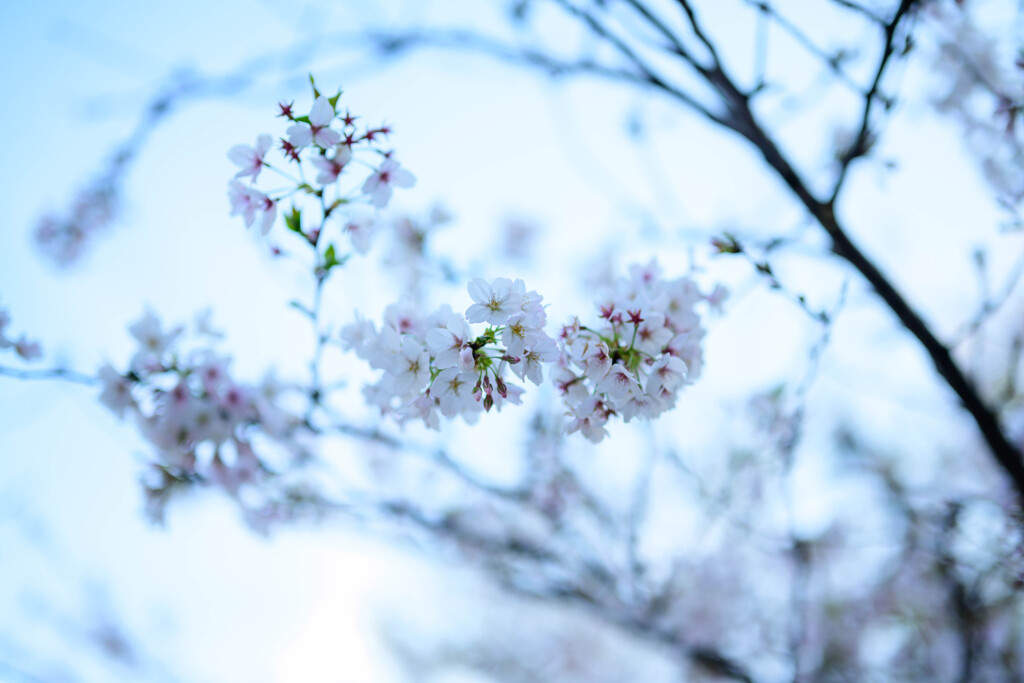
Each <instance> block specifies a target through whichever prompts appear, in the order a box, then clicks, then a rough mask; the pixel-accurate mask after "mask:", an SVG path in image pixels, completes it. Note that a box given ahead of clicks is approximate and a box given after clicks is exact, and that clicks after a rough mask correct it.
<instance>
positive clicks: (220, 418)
mask: <svg viewBox="0 0 1024 683" xmlns="http://www.w3.org/2000/svg"><path fill="white" fill-rule="evenodd" d="M130 332H131V334H132V336H133V337H134V338H135V341H136V342H137V344H138V347H137V350H136V352H135V354H134V356H133V357H132V359H131V361H130V363H129V364H128V369H127V370H126V371H125V372H119V371H117V370H116V369H115V368H114V367H112V366H111V365H109V364H108V365H105V366H103V367H102V368H100V370H99V373H98V377H99V381H100V385H101V394H100V401H101V402H102V403H103V404H104V405H105V406H106V407H107V408H109V409H110V410H111V411H112V412H113V413H114V414H115V415H117V416H118V418H120V419H124V418H125V417H129V418H132V419H134V420H135V421H136V422H137V423H138V426H139V430H140V432H141V434H142V436H143V437H144V438H145V439H146V441H148V442H149V444H150V445H151V446H152V447H153V460H152V463H151V465H150V472H149V473H148V474H147V477H146V482H145V483H146V488H147V500H148V505H149V510H148V511H149V513H150V515H151V516H152V517H153V518H155V519H160V518H162V514H163V507H164V505H165V504H166V502H167V498H168V496H169V495H170V493H171V491H172V489H174V488H176V487H183V485H186V484H194V483H203V484H209V485H213V486H216V487H219V488H221V489H222V490H224V491H225V492H226V493H228V494H229V495H231V496H232V497H236V498H239V496H241V495H243V494H244V493H245V492H244V491H243V488H244V487H245V486H246V485H250V488H251V489H253V490H255V489H256V488H257V487H258V486H259V485H260V483H261V480H262V479H264V478H265V477H267V476H269V475H271V474H272V469H271V468H270V467H269V466H268V464H267V462H268V461H267V459H266V458H265V457H263V454H262V453H260V452H259V451H260V450H261V449H263V450H267V451H274V452H275V453H280V452H285V453H289V454H291V455H290V457H291V458H293V459H294V458H300V459H301V454H302V453H304V452H305V451H306V446H304V445H303V438H304V437H305V436H307V434H306V430H305V428H304V426H303V420H302V419H301V418H300V417H298V416H296V415H294V414H292V413H290V412H289V411H287V410H285V409H284V408H283V407H282V406H281V404H280V399H281V396H282V393H283V392H285V391H286V388H285V387H284V386H283V385H282V384H281V383H279V382H278V381H277V380H276V379H275V378H274V377H273V376H272V375H271V376H267V377H265V378H264V379H263V380H262V381H261V382H259V383H255V384H250V383H246V382H242V381H239V380H238V379H237V378H235V377H234V376H233V375H232V373H231V370H230V363H231V361H230V358H229V357H227V356H224V355H220V354H218V353H217V352H216V351H215V350H214V348H213V345H212V344H213V343H215V342H216V338H217V336H218V335H217V333H216V332H214V331H213V330H212V329H210V328H209V325H208V323H207V321H206V319H205V318H200V319H199V320H197V323H196V325H195V326H194V328H193V330H192V334H191V335H186V330H185V328H184V327H182V326H178V327H174V328H172V329H164V327H163V325H162V324H161V322H160V319H159V318H158V317H157V316H156V314H154V313H152V312H147V313H146V314H145V315H144V316H143V318H142V319H141V320H139V321H138V322H136V323H135V324H133V325H132V326H131V328H130ZM187 337H189V338H191V339H192V341H193V343H192V344H185V341H186V338H187ZM240 502H243V501H242V499H240Z"/></svg>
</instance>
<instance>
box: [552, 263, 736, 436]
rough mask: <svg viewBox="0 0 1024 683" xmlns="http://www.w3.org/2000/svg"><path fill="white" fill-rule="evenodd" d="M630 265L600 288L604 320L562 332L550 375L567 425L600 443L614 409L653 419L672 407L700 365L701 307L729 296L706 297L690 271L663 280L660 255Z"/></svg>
mask: <svg viewBox="0 0 1024 683" xmlns="http://www.w3.org/2000/svg"><path fill="white" fill-rule="evenodd" d="M629 272H630V276H629V277H627V278H620V279H619V280H617V281H616V282H614V283H613V284H612V285H611V286H609V287H606V288H605V290H604V291H602V292H601V294H600V297H599V299H598V302H597V305H598V309H599V310H600V314H599V320H600V322H599V323H597V324H594V325H592V326H586V325H583V324H582V323H581V322H580V321H579V318H575V319H573V320H572V321H571V322H570V323H569V324H567V325H565V326H564V327H563V328H562V332H561V335H560V337H559V349H560V355H559V358H558V366H557V369H556V370H555V371H554V373H553V381H554V382H555V384H556V385H557V387H558V390H559V391H560V392H561V394H562V396H563V399H564V401H565V404H566V406H567V407H568V408H569V413H568V416H569V422H568V424H567V425H566V431H567V432H569V433H573V432H576V431H579V432H581V433H582V434H583V435H584V436H585V437H586V438H587V439H589V440H590V441H593V442H595V443H597V442H599V441H601V440H602V439H604V437H605V436H607V435H608V432H607V430H606V429H605V425H606V424H607V423H608V420H609V418H610V417H611V416H612V415H620V416H621V417H622V418H623V419H624V420H625V421H626V422H629V421H630V420H631V419H633V418H640V419H644V420H650V419H653V418H656V417H658V416H659V415H661V414H662V413H663V412H665V411H666V410H669V409H671V408H673V407H674V406H675V403H676V398H677V396H678V394H679V390H680V389H681V388H682V387H683V386H685V385H687V384H690V383H692V382H694V381H695V380H696V379H697V378H698V377H700V374H701V369H702V365H703V351H702V349H701V340H702V338H703V337H704V334H705V332H704V328H702V327H701V324H700V315H699V314H698V313H697V310H696V307H697V305H698V304H699V303H701V302H703V301H707V302H709V303H710V304H711V305H712V306H717V305H719V304H720V303H721V300H722V299H723V298H724V296H725V291H724V290H723V289H721V288H716V289H715V291H714V292H713V293H712V294H711V295H707V296H706V295H704V294H702V293H701V291H700V289H699V288H698V287H697V285H696V283H695V282H694V281H693V280H691V279H690V278H687V277H682V278H678V279H676V280H664V279H663V278H662V276H661V270H660V268H659V267H658V265H657V263H656V262H655V261H651V263H650V264H648V265H647V266H636V265H634V266H632V267H630V269H629Z"/></svg>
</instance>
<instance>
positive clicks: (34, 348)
mask: <svg viewBox="0 0 1024 683" xmlns="http://www.w3.org/2000/svg"><path fill="white" fill-rule="evenodd" d="M10 324H11V314H10V313H9V312H8V311H7V309H5V308H0V350H2V349H14V352H15V353H16V354H18V355H19V356H20V357H21V359H22V360H26V361H34V360H38V359H39V358H40V357H42V355H43V349H42V347H41V346H40V345H39V342H37V341H33V340H31V339H29V338H28V337H26V336H25V335H24V334H22V335H21V336H19V337H18V338H17V339H14V338H13V337H8V336H7V326H8V325H10Z"/></svg>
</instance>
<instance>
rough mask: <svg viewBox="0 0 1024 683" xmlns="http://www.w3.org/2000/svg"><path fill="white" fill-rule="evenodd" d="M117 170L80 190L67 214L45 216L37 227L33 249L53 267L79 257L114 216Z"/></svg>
mask: <svg viewBox="0 0 1024 683" xmlns="http://www.w3.org/2000/svg"><path fill="white" fill-rule="evenodd" d="M120 167H121V165H120V164H115V165H113V166H112V170H111V172H110V173H108V174H106V175H104V176H103V177H101V178H100V179H99V180H97V181H96V182H94V183H93V184H91V185H89V186H88V187H85V188H84V189H82V190H80V191H79V193H78V195H77V196H76V197H75V199H74V201H73V202H72V204H71V208H70V210H69V211H68V213H67V215H64V216H60V215H57V214H52V213H51V214H47V215H45V216H43V218H42V219H40V221H39V223H37V224H36V228H35V231H34V232H33V239H34V240H35V243H36V246H37V247H38V248H39V250H40V251H41V252H42V253H43V254H44V255H45V256H46V257H48V258H49V259H50V260H51V261H53V262H54V263H55V264H56V265H58V266H69V265H71V264H73V263H74V262H75V261H77V260H78V259H79V258H81V256H82V255H83V254H84V253H85V250H86V249H87V248H88V247H89V245H90V244H91V243H92V242H93V240H95V238H96V236H97V235H99V234H101V233H102V232H103V231H104V230H106V229H107V228H108V227H109V226H110V224H111V223H112V222H113V221H114V219H115V218H116V217H117V213H118V203H119V196H118V182H120V173H121V172H120Z"/></svg>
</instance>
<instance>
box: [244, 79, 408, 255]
mask: <svg viewBox="0 0 1024 683" xmlns="http://www.w3.org/2000/svg"><path fill="white" fill-rule="evenodd" d="M311 83H312V79H311ZM312 85H313V96H314V101H313V106H312V107H311V109H310V111H309V113H308V114H305V115H298V114H296V112H295V111H294V103H293V102H292V103H284V102H282V103H281V104H280V105H279V108H280V113H279V116H281V117H284V118H285V119H287V120H288V121H290V122H291V125H290V126H288V128H287V130H286V131H285V133H286V137H283V138H280V139H279V141H278V142H279V152H280V156H281V159H282V163H281V164H277V163H276V162H275V163H274V164H271V163H270V162H269V161H268V160H267V155H268V153H269V152H270V151H271V148H272V147H273V140H272V138H271V136H270V135H268V134H262V135H259V136H258V137H257V138H256V143H255V144H254V145H251V146H250V145H235V146H234V147H232V148H231V149H230V150H229V151H228V158H229V159H230V160H231V161H232V163H234V164H235V165H236V166H239V167H240V170H239V171H238V173H236V174H235V178H234V179H233V180H231V181H230V183H229V184H228V197H229V199H230V201H231V215H240V216H242V220H243V221H244V222H245V226H246V227H250V226H252V225H254V224H258V225H259V229H260V232H262V233H263V234H264V235H266V234H267V233H268V232H269V231H270V229H271V227H272V226H273V224H274V222H275V220H276V219H277V216H278V206H279V204H280V203H281V202H282V201H285V200H288V199H291V200H292V206H291V210H290V211H289V212H288V213H287V214H285V224H286V226H287V227H288V229H289V230H291V231H292V232H295V233H298V234H300V235H302V236H303V237H305V238H306V240H307V241H309V242H310V243H311V244H317V243H318V242H319V240H320V236H321V233H322V232H323V230H324V229H325V228H326V225H327V222H328V219H329V218H330V217H331V215H332V214H333V213H334V211H335V210H336V209H338V208H340V207H342V206H346V205H350V204H358V203H364V204H365V203H368V204H371V205H372V206H374V207H376V208H378V209H380V208H384V207H386V206H387V205H388V203H389V202H390V200H391V195H392V193H393V191H394V188H395V187H411V186H412V185H413V184H414V183H415V181H416V179H415V177H414V176H413V175H412V173H410V172H409V171H408V170H406V169H405V168H402V166H401V164H399V163H398V161H397V160H396V159H395V158H394V153H393V152H392V151H391V150H385V149H383V148H381V147H380V143H381V142H383V141H384V140H385V139H386V138H387V137H388V135H389V134H390V133H391V128H390V127H389V126H384V125H382V126H378V127H365V128H360V127H359V126H358V125H357V123H356V122H357V120H358V118H359V117H357V116H353V115H352V114H351V113H350V112H349V111H348V110H345V111H344V112H342V111H341V110H340V109H339V108H338V100H339V99H340V97H341V91H339V92H338V94H336V95H334V96H333V97H327V96H326V95H323V94H321V93H320V91H319V90H318V89H317V87H316V84H315V83H313V84H312ZM357 167H361V168H363V169H368V170H369V175H363V174H360V175H359V178H358V179H355V180H353V177H354V173H353V169H355V168H357ZM264 169H268V170H270V171H272V172H275V173H276V174H277V175H278V176H280V177H282V178H283V179H285V180H286V182H287V183H288V186H287V188H286V189H283V190H280V191H268V192H263V191H261V190H259V189H257V188H256V183H257V181H258V179H259V177H260V175H261V172H262V171H263V170H264ZM245 178H248V179H249V181H250V182H249V184H246V183H243V182H242V179H245ZM302 196H306V197H311V198H313V199H315V200H316V202H317V203H318V204H319V211H320V219H319V220H314V221H312V222H310V220H309V219H307V220H305V221H304V220H303V217H302V209H301V207H299V206H298V200H299V198H300V197H302ZM342 228H343V230H344V232H346V233H347V234H348V236H349V238H350V239H351V241H352V246H353V248H354V249H355V250H356V251H358V252H360V253H366V251H367V250H368V249H369V244H370V236H371V234H372V229H373V222H372V220H370V219H368V218H364V217H357V218H354V219H350V220H347V221H345V222H343V225H342Z"/></svg>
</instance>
